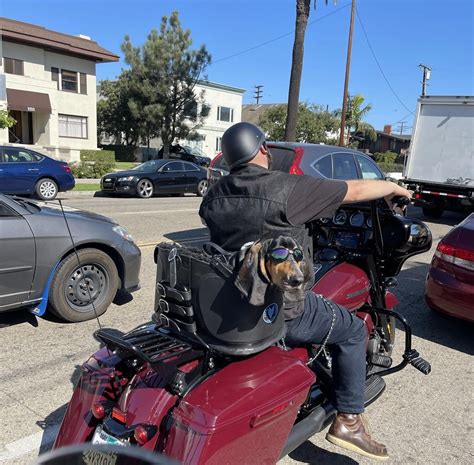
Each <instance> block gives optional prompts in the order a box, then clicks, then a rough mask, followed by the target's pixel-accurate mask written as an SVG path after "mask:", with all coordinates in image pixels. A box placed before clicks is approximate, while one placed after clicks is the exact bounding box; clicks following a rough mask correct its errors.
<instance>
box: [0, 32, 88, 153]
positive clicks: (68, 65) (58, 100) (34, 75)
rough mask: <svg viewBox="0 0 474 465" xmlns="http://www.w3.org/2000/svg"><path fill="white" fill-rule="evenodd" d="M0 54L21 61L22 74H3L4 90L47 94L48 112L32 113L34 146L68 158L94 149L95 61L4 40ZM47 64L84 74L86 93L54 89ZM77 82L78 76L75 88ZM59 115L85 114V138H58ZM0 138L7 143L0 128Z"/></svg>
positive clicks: (83, 115)
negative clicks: (48, 101)
mask: <svg viewBox="0 0 474 465" xmlns="http://www.w3.org/2000/svg"><path fill="white" fill-rule="evenodd" d="M2 55H3V56H4V57H8V58H15V59H18V60H23V62H24V76H19V75H15V74H5V77H6V87H7V88H8V89H18V90H25V91H31V92H40V93H46V94H48V95H49V99H50V102H51V108H52V113H51V114H47V113H44V112H34V114H33V127H34V128H33V135H34V141H35V145H37V146H38V147H45V148H47V149H48V150H49V151H50V153H53V154H55V155H58V154H59V153H61V154H62V157H65V156H66V157H67V156H68V155H67V154H69V157H71V158H77V157H78V153H79V152H78V150H80V149H95V148H97V110H96V103H97V102H96V74H95V62H93V61H90V60H84V59H81V58H76V57H72V56H67V55H61V54H59V53H54V52H50V51H45V50H43V49H40V48H36V47H30V46H26V45H21V44H15V43H11V42H5V41H3V43H2ZM2 64H3V60H2ZM51 67H55V68H59V69H66V70H69V71H75V72H77V73H85V74H86V75H87V94H84V95H83V94H80V93H74V92H67V91H62V90H58V89H57V83H56V82H54V81H53V80H52V78H51ZM1 71H3V69H2V70H1ZM79 85H80V84H79V75H78V88H79ZM59 114H65V115H73V116H81V117H86V118H87V138H70V137H60V136H59V121H58V115H59ZM0 137H1V138H2V139H5V138H6V140H2V141H1V142H2V143H7V142H8V133H5V132H4V131H2V133H1V134H0Z"/></svg>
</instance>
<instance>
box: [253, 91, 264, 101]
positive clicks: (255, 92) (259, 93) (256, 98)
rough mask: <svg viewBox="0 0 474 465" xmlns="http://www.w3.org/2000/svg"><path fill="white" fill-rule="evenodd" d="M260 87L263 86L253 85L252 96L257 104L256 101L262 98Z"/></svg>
mask: <svg viewBox="0 0 474 465" xmlns="http://www.w3.org/2000/svg"><path fill="white" fill-rule="evenodd" d="M262 88H263V86H255V91H254V96H253V98H254V99H255V100H256V101H257V103H256V104H257V105H258V102H260V99H261V98H262Z"/></svg>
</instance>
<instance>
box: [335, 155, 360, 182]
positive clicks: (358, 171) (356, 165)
mask: <svg viewBox="0 0 474 465" xmlns="http://www.w3.org/2000/svg"><path fill="white" fill-rule="evenodd" d="M336 155H346V156H347V155H348V156H351V157H352V162H353V164H354V169H355V172H356V175H357V177H355V178H336V177H335V171H336V160H335V158H334V157H335V156H336ZM331 158H332V179H334V180H336V181H350V180H352V179H361V177H360V170H359V164H358V162H357V161H356V159H355V158H354V153H352V152H344V151H340V152H332V153H331Z"/></svg>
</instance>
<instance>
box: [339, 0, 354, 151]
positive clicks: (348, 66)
mask: <svg viewBox="0 0 474 465" xmlns="http://www.w3.org/2000/svg"><path fill="white" fill-rule="evenodd" d="M355 11H356V0H352V7H351V23H350V26H349V41H348V43H347V60H346V77H345V79H344V96H343V98H342V115H341V130H340V134H339V145H340V146H341V147H344V145H346V144H345V142H344V133H345V129H346V112H347V92H348V87H349V73H350V71H351V54H352V33H353V31H354V17H355Z"/></svg>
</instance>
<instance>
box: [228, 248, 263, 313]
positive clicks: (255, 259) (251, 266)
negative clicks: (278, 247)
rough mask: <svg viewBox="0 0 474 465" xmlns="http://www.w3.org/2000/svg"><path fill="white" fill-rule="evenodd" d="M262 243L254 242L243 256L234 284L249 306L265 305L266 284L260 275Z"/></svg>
mask: <svg viewBox="0 0 474 465" xmlns="http://www.w3.org/2000/svg"><path fill="white" fill-rule="evenodd" d="M261 250H262V243H261V242H260V241H257V242H255V243H254V244H253V245H252V246H251V247H250V248H249V249H248V250H247V253H246V254H245V257H244V260H243V262H242V264H241V265H240V269H239V272H238V273H237V277H236V278H235V281H234V284H235V286H236V287H237V289H238V290H239V291H240V292H241V293H242V295H243V296H244V297H246V298H247V299H248V301H249V302H250V304H251V305H254V306H256V307H258V306H261V305H263V304H264V303H265V293H266V292H267V287H268V283H266V282H265V281H263V276H262V275H261V273H260V261H261Z"/></svg>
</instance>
